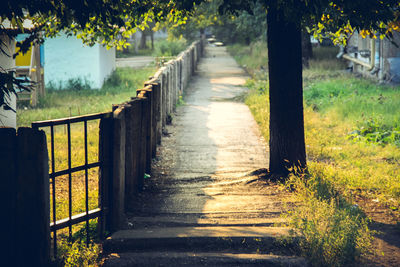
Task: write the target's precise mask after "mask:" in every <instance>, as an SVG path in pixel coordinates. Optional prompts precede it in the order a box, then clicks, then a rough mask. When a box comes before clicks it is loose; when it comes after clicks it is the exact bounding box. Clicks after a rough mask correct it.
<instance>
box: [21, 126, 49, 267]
mask: <svg viewBox="0 0 400 267" xmlns="http://www.w3.org/2000/svg"><path fill="white" fill-rule="evenodd" d="M16 151H17V152H16V153H17V155H18V166H17V177H16V182H17V208H16V209H17V219H16V229H17V235H16V239H17V242H18V250H17V255H16V260H17V261H18V264H16V266H47V265H48V264H49V262H50V188H49V165H48V154H47V142H46V134H45V133H44V132H43V131H39V130H36V129H31V128H19V129H18V135H17V149H16Z"/></svg>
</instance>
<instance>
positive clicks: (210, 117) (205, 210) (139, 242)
mask: <svg viewBox="0 0 400 267" xmlns="http://www.w3.org/2000/svg"><path fill="white" fill-rule="evenodd" d="M247 78H248V77H247V76H246V74H245V73H244V71H243V70H242V69H241V68H240V67H239V66H238V65H237V63H236V62H235V61H234V59H233V58H232V57H231V56H230V55H229V54H228V53H227V51H226V49H225V48H224V47H207V48H206V57H205V58H203V59H202V60H201V62H200V65H199V67H198V70H197V73H196V75H195V76H194V77H193V79H192V80H191V81H190V83H189V88H187V91H186V92H187V93H186V95H185V96H184V102H185V103H184V104H183V105H181V106H180V107H178V108H177V111H176V113H175V114H173V119H172V124H171V125H168V126H167V129H166V132H165V136H164V137H163V139H162V145H161V146H160V148H159V150H158V156H157V161H155V162H154V164H153V169H152V177H151V178H150V179H148V180H146V183H145V190H144V191H143V192H142V193H141V194H140V195H139V196H138V198H137V199H136V200H135V201H133V202H132V203H130V205H129V209H130V213H128V218H127V223H126V229H125V230H122V231H119V232H117V233H115V234H114V235H113V236H112V237H111V238H110V239H109V240H108V242H106V243H105V250H106V251H107V252H108V253H118V252H123V251H129V252H131V253H132V251H134V252H136V251H143V250H144V251H147V252H148V254H146V253H145V254H143V253H142V254H140V255H139V254H129V253H128V254H124V255H125V256H124V255H122V254H119V255H118V256H115V257H111V258H110V260H109V261H108V263H109V265H106V266H117V265H118V264H122V263H126V264H128V263H135V264H140V263H144V262H146V264H147V263H149V258H151V257H154V258H157V259H159V260H161V262H162V263H163V264H164V263H167V262H168V263H172V264H173V263H174V262H173V260H172V261H171V260H166V257H172V256H171V255H175V256H173V257H174V259H175V260H177V259H185V260H187V262H188V266H189V265H190V262H192V261H191V260H189V258H190V257H192V258H193V262H197V261H195V260H194V258H195V255H192V256H189V255H187V254H179V253H178V252H182V251H185V252H190V253H195V252H196V253H197V252H200V251H202V252H209V253H211V252H212V253H214V254H212V255H211V254H207V253H206V255H203V256H202V257H204V258H205V259H207V257H211V258H212V259H213V262H214V260H216V261H215V262H214V263H215V264H216V266H218V265H219V264H218V261H219V260H221V263H222V262H225V260H227V258H229V262H230V261H231V260H233V262H236V261H237V264H248V263H249V261H251V260H253V259H258V261H257V263H264V264H266V263H268V262H269V261H270V260H271V259H272V258H273V261H276V260H277V258H279V259H280V256H276V257H275V256H273V257H272V258H270V257H261V258H260V257H259V256H257V253H258V252H259V248H260V243H257V242H255V241H254V240H257V241H261V240H262V241H265V242H264V243H262V244H263V245H262V246H261V247H263V246H266V247H268V248H266V247H264V248H265V253H274V254H275V253H277V254H278V255H283V254H286V255H287V253H286V252H282V251H281V250H282V248H279V247H274V246H273V245H272V244H274V242H275V241H276V240H275V239H276V238H277V237H280V236H282V235H287V232H288V231H287V229H285V228H281V227H274V226H275V225H276V224H277V223H278V224H279V223H281V222H282V221H283V219H282V217H281V214H282V212H284V211H285V210H286V209H287V208H288V206H290V205H291V203H289V202H285V201H286V200H285V199H287V193H285V192H283V191H281V190H280V189H279V188H278V186H277V185H274V184H269V185H267V184H266V181H265V180H262V179H259V177H258V176H257V175H256V174H255V173H252V172H253V171H255V170H258V169H261V168H267V167H268V160H267V156H268V148H267V146H266V143H265V140H264V139H263V138H262V136H261V134H260V132H259V129H258V125H257V124H256V122H255V120H254V118H253V116H252V114H251V112H250V110H249V109H248V107H247V106H246V105H245V104H244V103H242V101H240V99H242V98H243V94H244V93H245V91H246V90H247V89H246V88H244V87H243V84H244V83H245V81H246V79H247ZM224 240H229V242H228V241H227V242H228V243H229V244H226V243H224V242H225V241H224ZM245 241H246V242H245ZM254 242H255V243H254ZM244 243H246V246H245V249H244V250H243V248H242V245H243V244H244ZM266 244H268V245H266ZM233 247H234V248H235V249H233V250H232V248H233ZM273 247H274V248H273ZM207 248H209V249H207ZM222 250H223V251H224V253H225V254H226V253H227V252H228V254H229V253H233V254H237V255H236V256H235V259H233V258H232V257H231V256H229V255H230V254H229V255H228V256H227V255H222V254H221V255H219V256H218V255H216V254H215V252H216V251H222ZM157 251H162V252H157ZM166 251H167V252H168V253H166ZM176 253H178V254H179V255H177V254H176ZM243 253H244V254H243ZM249 253H250V254H249ZM129 255H131V256H129ZM134 255H135V256H134ZM138 255H139V256H138ZM168 255H170V256H168ZM207 255H209V256H207ZM240 255H242V256H240ZM285 257H286V256H285ZM192 258H191V259H192ZM113 260H114V261H113ZM196 260H198V259H196ZM286 260H289V261H290V262H291V264H294V266H296V265H302V264H303V263H304V262H303V261H302V260H300V261H297V259H295V260H294V262H292V261H291V260H292V256H289V258H285V259H284V260H283V262H285V261H286ZM177 261H178V260H177ZM279 261H280V260H278V262H279ZM112 262H114V264H116V265H112V264H111V263H112ZM156 263H159V262H156ZM225 263H226V262H225ZM281 263H282V262H281ZM200 265H201V264H200ZM284 265H285V264H284ZM246 266H247V265H246Z"/></svg>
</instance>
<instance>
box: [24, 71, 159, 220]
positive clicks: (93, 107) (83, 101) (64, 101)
mask: <svg viewBox="0 0 400 267" xmlns="http://www.w3.org/2000/svg"><path fill="white" fill-rule="evenodd" d="M154 72H155V69H154V68H148V69H130V68H119V69H117V70H116V71H115V72H114V73H113V74H112V75H111V76H110V78H109V79H108V80H107V81H106V82H105V84H104V86H103V88H101V89H99V90H96V89H93V90H76V89H74V88H70V89H67V90H49V91H48V92H47V94H46V96H45V97H44V98H42V99H40V102H39V105H38V107H36V108H31V109H26V110H25V109H23V108H21V109H19V110H18V113H17V121H18V125H19V126H30V124H31V123H32V122H34V121H41V120H49V119H58V118H65V117H70V116H78V115H85V114H91V113H97V112H108V111H111V107H112V104H119V103H123V102H125V101H128V100H130V98H131V97H134V96H136V89H138V88H141V87H142V86H143V83H144V82H145V81H146V80H147V79H148V77H149V76H151V75H152V74H153V73H154ZM54 129H55V130H54V133H55V135H54V141H55V142H54V146H55V147H54V158H55V160H54V166H55V169H54V171H61V170H65V169H67V168H68V146H67V142H68V139H67V127H66V126H56V127H55V128H54ZM43 130H45V132H46V135H47V142H48V151H49V159H50V162H49V166H50V171H52V168H51V166H52V162H51V154H50V153H51V145H50V130H49V128H43ZM87 142H88V163H93V162H97V161H98V144H99V120H96V121H89V122H88V140H87ZM71 159H72V161H71V166H72V167H76V166H80V165H83V164H85V150H84V128H83V123H75V124H72V125H71ZM71 178H72V179H71V181H72V183H71V189H72V192H71V194H72V215H75V214H79V213H81V212H84V211H85V173H84V172H83V171H82V172H78V173H73V174H72V177H71ZM88 187H89V196H88V200H89V209H95V208H97V207H98V168H93V169H90V170H89V171H88ZM68 189H69V177H68V175H64V176H61V177H57V178H56V187H55V191H56V220H60V219H63V218H66V217H68V214H69V194H68V191H69V190H68ZM52 191H53V190H52V186H51V187H50V193H51V197H50V199H51V203H50V208H51V210H50V214H51V216H50V218H51V221H53V215H52V212H53V203H52Z"/></svg>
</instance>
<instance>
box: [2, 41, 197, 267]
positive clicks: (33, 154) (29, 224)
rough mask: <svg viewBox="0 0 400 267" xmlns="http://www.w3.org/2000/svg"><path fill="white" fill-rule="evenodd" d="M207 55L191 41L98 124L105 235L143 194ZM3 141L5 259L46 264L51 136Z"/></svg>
mask: <svg viewBox="0 0 400 267" xmlns="http://www.w3.org/2000/svg"><path fill="white" fill-rule="evenodd" d="M203 51H204V41H196V42H194V43H193V44H191V45H190V46H189V47H188V48H187V49H186V50H185V51H183V52H182V53H181V54H179V55H178V56H177V58H176V59H173V60H170V61H168V62H167V63H166V64H165V65H164V66H163V67H162V68H160V69H159V70H158V71H157V73H155V75H154V76H153V77H151V78H150V80H149V81H147V82H146V83H145V85H144V88H142V89H139V90H137V91H136V95H135V96H133V97H132V98H131V99H130V100H129V101H127V102H125V103H122V104H118V105H114V106H113V107H112V114H111V116H104V117H102V118H101V119H100V123H99V165H100V166H99V176H100V177H99V183H100V184H99V207H101V208H102V210H101V214H102V215H101V216H100V221H99V222H100V224H99V225H100V226H101V228H103V230H107V231H111V232H112V231H115V230H117V229H119V227H120V226H121V224H122V222H123V219H124V213H125V205H126V203H129V201H131V198H132V197H133V196H135V194H136V193H137V192H138V191H140V190H141V189H142V187H143V182H144V175H145V173H150V171H151V162H152V158H153V157H155V155H156V148H157V145H159V144H160V143H161V136H162V130H163V127H165V125H166V124H167V118H168V116H170V114H172V113H173V112H174V110H175V107H176V104H177V103H178V100H179V96H180V95H181V94H182V93H183V91H184V89H185V88H186V86H187V84H188V82H189V80H190V78H191V76H192V75H193V74H194V72H195V69H196V65H197V63H198V61H199V59H200V57H201V56H202V53H203ZM70 119H72V118H70ZM0 140H2V141H1V142H0V170H1V174H0V175H1V179H0V208H1V211H2V219H1V220H0V221H1V226H2V228H1V229H3V231H4V234H3V238H2V240H3V243H4V244H5V245H6V246H5V249H6V250H5V251H3V252H4V255H7V256H6V257H7V260H11V261H14V264H12V265H13V266H46V265H48V263H49V261H50V254H51V253H50V250H51V245H50V244H51V240H50V183H49V159H48V148H47V141H46V134H45V132H44V131H42V130H39V129H37V127H35V128H19V129H18V130H17V131H16V130H15V129H0ZM71 223H72V222H71ZM71 223H70V224H71ZM53 224H54V222H53ZM68 226H70V225H68Z"/></svg>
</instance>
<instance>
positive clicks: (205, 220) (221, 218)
mask: <svg viewBox="0 0 400 267" xmlns="http://www.w3.org/2000/svg"><path fill="white" fill-rule="evenodd" d="M280 215H281V213H278V212H276V213H273V212H268V213H261V214H260V213H254V214H248V213H245V214H242V213H209V214H205V213H204V214H198V213H194V214H190V213H184V214H171V213H169V214H143V215H142V216H131V217H129V218H128V219H127V225H126V227H125V229H141V228H149V227H151V228H158V227H196V226H197V227H205V226H264V227H272V226H276V225H277V224H282V223H284V222H285V219H284V218H282V217H281V216H280Z"/></svg>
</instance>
